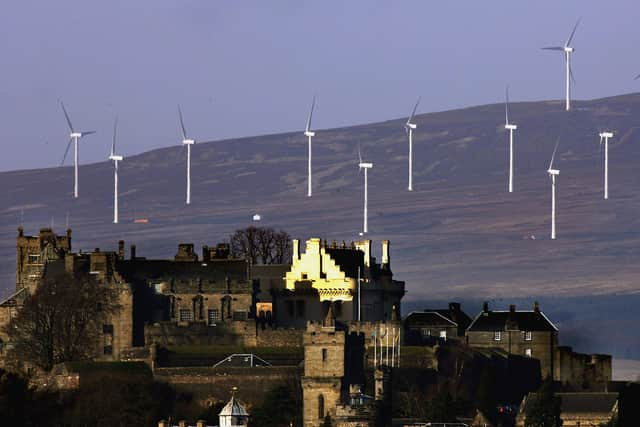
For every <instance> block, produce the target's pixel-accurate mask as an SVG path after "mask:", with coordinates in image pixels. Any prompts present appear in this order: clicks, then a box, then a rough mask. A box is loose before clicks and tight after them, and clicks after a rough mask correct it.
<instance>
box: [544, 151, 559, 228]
mask: <svg viewBox="0 0 640 427" xmlns="http://www.w3.org/2000/svg"><path fill="white" fill-rule="evenodd" d="M559 144H560V140H559V139H558V140H557V141H556V148H554V149H553V154H552V155H551V162H550V163H549V169H547V173H548V174H549V178H551V239H553V240H555V238H556V176H558V175H560V171H559V170H558V169H553V159H554V158H555V157H556V151H558V145H559Z"/></svg>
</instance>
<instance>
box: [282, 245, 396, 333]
mask: <svg viewBox="0 0 640 427" xmlns="http://www.w3.org/2000/svg"><path fill="white" fill-rule="evenodd" d="M358 279H360V282H359V283H358ZM285 282H286V283H285V285H286V286H285V289H282V290H276V291H275V296H274V298H273V299H274V304H275V306H274V311H275V317H276V320H277V323H278V325H280V326H286V327H291V326H293V327H298V328H304V327H305V324H306V322H307V321H308V320H314V321H321V320H323V319H324V318H325V316H326V314H327V312H328V311H329V310H330V309H331V310H333V313H334V315H335V317H336V320H337V321H338V322H350V321H354V320H361V321H379V320H398V319H400V302H401V300H402V297H403V296H404V294H405V284H404V282H401V281H397V280H393V273H392V272H391V264H390V257H389V241H387V240H384V241H383V242H382V262H381V263H376V259H375V258H374V257H373V256H372V251H371V240H362V241H358V242H353V243H351V244H350V245H347V244H345V243H344V242H343V243H342V244H340V245H339V244H337V243H336V242H333V243H331V244H330V245H328V244H327V243H326V242H322V240H321V239H319V238H312V239H309V240H307V244H306V250H305V252H304V253H300V242H299V241H298V240H294V241H293V260H292V265H291V267H290V269H289V271H287V273H286V275H285Z"/></svg>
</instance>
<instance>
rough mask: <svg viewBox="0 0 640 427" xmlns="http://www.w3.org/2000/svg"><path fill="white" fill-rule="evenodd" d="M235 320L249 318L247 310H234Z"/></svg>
mask: <svg viewBox="0 0 640 427" xmlns="http://www.w3.org/2000/svg"><path fill="white" fill-rule="evenodd" d="M233 320H247V312H246V311H242V310H234V311H233Z"/></svg>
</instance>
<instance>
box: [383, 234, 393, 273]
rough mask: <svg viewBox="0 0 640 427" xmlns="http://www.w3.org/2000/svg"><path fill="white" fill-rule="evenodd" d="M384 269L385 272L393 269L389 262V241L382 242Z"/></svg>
mask: <svg viewBox="0 0 640 427" xmlns="http://www.w3.org/2000/svg"><path fill="white" fill-rule="evenodd" d="M382 268H383V269H385V270H389V269H390V268H391V264H390V262H389V241H388V240H383V241H382Z"/></svg>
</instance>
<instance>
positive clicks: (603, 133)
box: [600, 132, 613, 138]
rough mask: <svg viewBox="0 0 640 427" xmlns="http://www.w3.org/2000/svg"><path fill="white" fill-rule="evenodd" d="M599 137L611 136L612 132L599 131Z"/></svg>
mask: <svg viewBox="0 0 640 427" xmlns="http://www.w3.org/2000/svg"><path fill="white" fill-rule="evenodd" d="M600 138H613V132H600Z"/></svg>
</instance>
